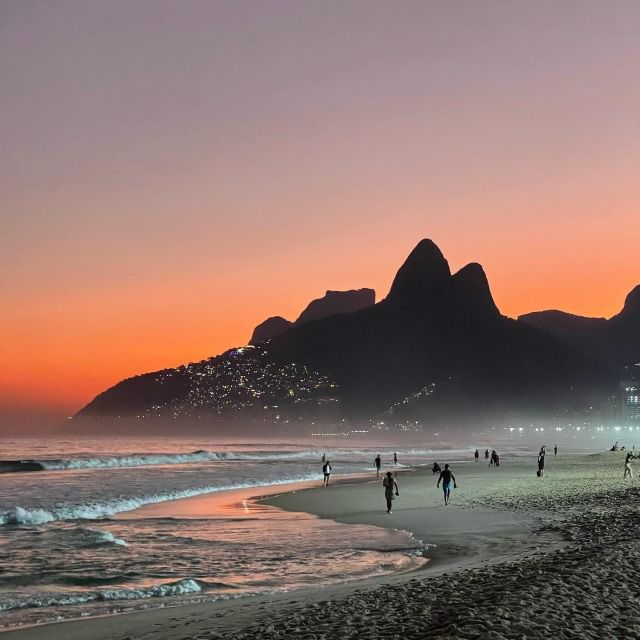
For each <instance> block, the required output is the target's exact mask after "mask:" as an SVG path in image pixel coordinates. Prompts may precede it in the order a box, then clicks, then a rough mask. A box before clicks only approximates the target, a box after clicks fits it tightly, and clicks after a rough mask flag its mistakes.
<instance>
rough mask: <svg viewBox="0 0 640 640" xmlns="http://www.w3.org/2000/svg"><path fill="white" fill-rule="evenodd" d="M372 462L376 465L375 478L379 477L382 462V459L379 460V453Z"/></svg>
mask: <svg viewBox="0 0 640 640" xmlns="http://www.w3.org/2000/svg"><path fill="white" fill-rule="evenodd" d="M373 464H374V465H375V467H376V480H378V479H379V478H380V465H381V464H382V460H380V454H378V455H377V456H376V459H375V460H374V461H373Z"/></svg>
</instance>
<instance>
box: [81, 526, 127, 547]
mask: <svg viewBox="0 0 640 640" xmlns="http://www.w3.org/2000/svg"><path fill="white" fill-rule="evenodd" d="M71 534H72V535H73V537H74V539H75V540H74V542H76V544H77V545H78V546H81V547H101V546H103V545H116V546H118V547H126V546H128V545H127V543H126V542H125V541H124V540H122V539H121V538H116V537H115V536H114V535H113V533H111V531H103V530H102V529H90V528H89V527H77V528H75V529H72V530H71Z"/></svg>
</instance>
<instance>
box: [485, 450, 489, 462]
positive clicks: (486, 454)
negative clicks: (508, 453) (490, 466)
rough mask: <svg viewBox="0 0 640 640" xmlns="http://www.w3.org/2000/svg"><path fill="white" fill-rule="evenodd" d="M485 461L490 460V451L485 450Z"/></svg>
mask: <svg viewBox="0 0 640 640" xmlns="http://www.w3.org/2000/svg"><path fill="white" fill-rule="evenodd" d="M484 459H485V460H488V459H489V449H485V450H484Z"/></svg>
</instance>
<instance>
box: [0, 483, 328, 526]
mask: <svg viewBox="0 0 640 640" xmlns="http://www.w3.org/2000/svg"><path fill="white" fill-rule="evenodd" d="M321 477H322V474H321V473H317V472H316V473H310V474H306V475H304V476H297V477H289V478H284V479H282V480H269V481H263V482H259V481H255V482H246V483H238V484H231V485H226V486H219V485H215V486H206V487H194V488H190V489H180V490H177V491H170V492H167V493H160V494H152V495H145V496H130V497H125V498H113V499H109V500H105V501H104V502H90V503H86V504H75V505H74V504H71V505H56V506H53V507H47V508H42V507H35V508H30V507H21V506H16V507H14V508H13V509H10V510H8V511H3V512H0V525H31V526H34V525H42V524H47V523H49V522H56V521H64V520H99V519H101V518H109V517H111V516H114V515H115V514H117V513H122V512H123V511H133V510H134V509H138V508H139V507H143V506H144V505H147V504H157V503H158V502H166V501H167V500H179V499H181V498H192V497H193V496H199V495H202V494H204V493H215V492H217V491H229V490H233V489H251V488H254V487H255V488H258V487H265V486H271V485H279V484H289V483H291V482H304V481H306V480H317V479H319V478H321ZM104 533H106V532H104Z"/></svg>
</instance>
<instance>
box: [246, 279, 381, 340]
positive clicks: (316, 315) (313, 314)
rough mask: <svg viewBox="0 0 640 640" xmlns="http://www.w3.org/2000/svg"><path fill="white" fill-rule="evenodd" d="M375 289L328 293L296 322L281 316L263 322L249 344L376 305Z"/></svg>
mask: <svg viewBox="0 0 640 640" xmlns="http://www.w3.org/2000/svg"><path fill="white" fill-rule="evenodd" d="M375 301H376V292H375V291H374V290H373V289H351V290H349V291H327V292H326V293H325V295H324V296H323V297H322V298H317V299H316V300H312V301H311V302H310V303H309V304H308V305H307V307H306V308H305V310H304V311H303V312H302V313H301V314H300V315H299V316H298V319H297V320H296V321H295V322H291V321H290V320H286V319H285V318H283V317H281V316H273V317H271V318H267V319H266V320H265V321H264V322H261V323H260V324H259V325H258V326H257V327H256V328H255V329H254V330H253V334H252V335H251V340H250V341H249V344H253V345H257V344H260V343H261V342H266V341H267V340H271V338H274V337H275V336H279V335H282V334H283V333H285V331H288V330H289V329H290V328H291V327H294V326H300V325H301V324H305V323H307V322H312V321H313V320H321V319H322V318H327V317H329V316H334V315H337V314H340V313H353V312H354V311H360V310H361V309H365V308H366V307H370V306H372V305H373V304H375Z"/></svg>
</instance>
